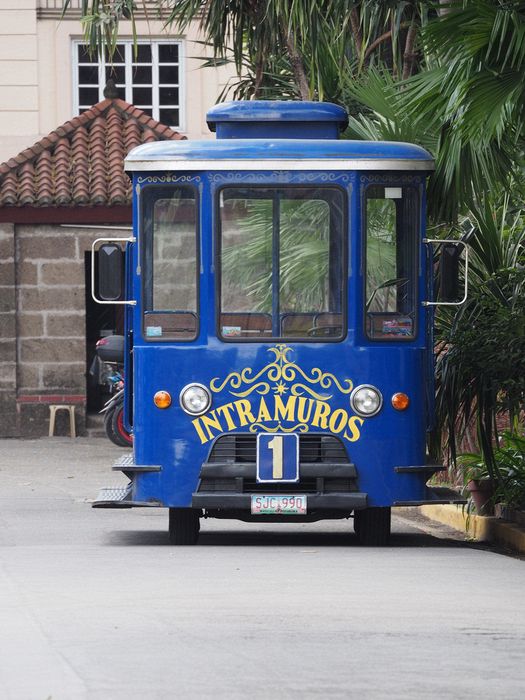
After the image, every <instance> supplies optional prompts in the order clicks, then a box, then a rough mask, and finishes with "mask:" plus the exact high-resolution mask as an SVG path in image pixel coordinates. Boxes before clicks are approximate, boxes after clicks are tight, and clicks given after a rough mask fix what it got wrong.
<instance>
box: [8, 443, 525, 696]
mask: <svg viewBox="0 0 525 700" xmlns="http://www.w3.org/2000/svg"><path fill="white" fill-rule="evenodd" d="M120 454H122V451H121V450H119V449H118V448H115V447H113V446H112V445H110V444H109V443H108V442H107V441H106V440H103V439H99V440H91V441H88V440H87V439H77V440H70V439H68V438H50V439H42V440H27V441H20V440H0V698H1V699H2V700H3V699H4V698H5V699H9V700H77V699H82V700H83V699H84V698H89V699H90V700H91V699H96V700H124V699H126V700H135V698H136V699H139V698H140V699H141V700H150V699H157V698H159V699H164V698H170V699H172V698H175V699H178V698H214V699H215V698H217V699H219V700H222V699H224V700H226V699H228V700H237V699H240V698H261V699H264V700H266V699H267V698H268V699H269V698H278V699H280V698H301V699H302V698H323V699H324V698H328V699H335V698H357V697H363V698H372V699H375V698H389V699H392V698H402V699H405V698H407V699H411V698H414V699H418V700H420V699H424V698H440V699H442V698H454V699H462V698H469V700H470V699H471V698H472V697H476V698H494V697H504V698H506V700H509V699H513V698H520V700H521V698H523V697H524V696H525V651H524V649H525V645H524V642H525V562H523V561H521V560H518V559H513V558H511V557H506V556H503V555H501V554H497V553H494V552H490V551H486V550H483V549H481V548H477V547H473V546H472V545H470V544H469V543H467V542H463V541H461V540H460V539H455V538H453V537H452V536H451V532H450V531H447V530H446V529H444V528H440V527H436V528H435V530H431V531H430V532H434V534H435V536H433V535H431V534H429V530H428V529H427V528H426V526H425V525H424V524H422V522H421V521H419V520H417V519H407V517H406V516H403V517H396V518H395V520H394V536H393V538H392V544H391V546H389V547H387V548H384V549H367V548H360V547H358V546H357V543H356V541H355V538H354V535H353V531H352V526H351V524H350V523H349V522H347V521H336V522H332V523H326V522H324V523H314V524H307V525H297V524H284V525H271V524H260V525H252V524H243V523H236V522H228V521H213V520H210V521H204V522H203V525H202V530H201V538H200V543H199V545H198V546H196V547H171V546H170V545H169V544H168V542H167V514H166V512H165V511H156V510H153V509H151V510H146V509H144V510H139V509H136V510H124V511H115V510H106V511H101V510H92V509H91V508H90V504H89V501H90V500H91V499H93V498H94V497H95V496H96V493H97V490H98V487H99V486H108V485H111V484H114V483H118V481H119V480H120V475H118V474H117V475H115V474H113V473H111V472H110V471H109V467H110V466H111V463H112V461H113V460H114V459H115V458H116V457H118V456H120ZM123 478H124V477H122V479H123Z"/></svg>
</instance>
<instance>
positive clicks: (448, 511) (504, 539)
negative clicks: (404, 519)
mask: <svg viewBox="0 0 525 700" xmlns="http://www.w3.org/2000/svg"><path fill="white" fill-rule="evenodd" d="M418 510H419V512H420V513H421V515H424V516H425V517H427V518H429V519H430V520H437V521H438V522H440V523H443V525H448V526H449V527H452V528H454V529H455V530H460V531H461V532H464V533H466V534H467V535H469V536H470V537H472V538H473V539H475V540H477V541H478V542H495V543H497V544H500V545H503V546H504V547H509V548H510V549H513V550H514V551H516V552H519V553H520V554H525V529H523V528H521V527H519V525H516V524H515V523H511V522H509V521H506V520H501V519H500V518H495V517H488V516H483V515H473V514H471V515H470V516H469V515H468V514H467V512H466V509H464V508H463V507H462V506H454V505H435V506H433V505H429V506H419V508H418Z"/></svg>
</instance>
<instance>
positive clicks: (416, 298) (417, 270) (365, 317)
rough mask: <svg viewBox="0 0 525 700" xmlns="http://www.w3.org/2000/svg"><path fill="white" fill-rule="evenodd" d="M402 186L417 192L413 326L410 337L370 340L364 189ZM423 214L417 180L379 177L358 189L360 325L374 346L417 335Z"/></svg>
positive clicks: (411, 341) (371, 338)
mask: <svg viewBox="0 0 525 700" xmlns="http://www.w3.org/2000/svg"><path fill="white" fill-rule="evenodd" d="M378 186H379V187H384V188H387V187H401V188H402V189H403V190H404V189H409V188H410V189H413V190H414V191H415V193H416V196H417V214H416V217H415V226H416V227H417V228H416V231H415V235H414V241H413V243H412V265H413V272H414V279H413V290H414V291H413V299H414V307H413V315H414V324H413V328H412V334H411V335H410V336H403V335H392V336H390V337H389V336H384V337H382V338H379V337H373V336H371V335H370V331H369V327H368V320H369V317H368V311H367V308H366V299H367V274H368V255H367V251H368V245H367V243H368V213H367V195H366V193H367V190H368V189H370V188H371V187H378ZM422 211H423V199H422V193H421V183H420V182H419V181H417V182H404V181H403V180H392V179H386V178H385V179H384V180H382V179H381V178H378V179H377V180H374V181H370V182H367V183H366V184H365V185H364V186H363V187H362V188H361V247H362V255H361V259H362V262H363V280H362V288H361V294H362V314H361V317H362V323H363V335H364V337H365V338H366V340H367V341H368V342H373V343H390V344H392V343H413V342H414V341H415V340H416V339H417V337H418V335H419V322H420V311H419V277H420V270H421V262H420V256H421V233H422V220H421V215H422ZM396 226H397V208H396ZM390 313H392V316H394V314H395V313H396V312H390Z"/></svg>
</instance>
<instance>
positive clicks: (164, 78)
mask: <svg viewBox="0 0 525 700" xmlns="http://www.w3.org/2000/svg"><path fill="white" fill-rule="evenodd" d="M63 4H64V3H63V0H0V162H3V161H6V160H8V159H9V158H11V157H13V156H15V155H16V154H17V153H19V152H20V151H22V150H23V149H24V148H26V147H27V146H29V145H31V144H33V143H35V142H36V141H38V140H39V139H40V138H41V137H42V136H44V135H45V134H47V133H49V132H51V131H52V130H53V129H54V128H55V127H56V126H57V124H62V123H64V122H66V121H67V120H69V119H71V117H73V116H76V115H77V114H80V113H81V112H82V111H84V110H85V109H87V108H89V107H91V106H92V105H93V104H95V103H97V102H100V101H101V100H102V99H103V96H102V92H103V89H104V86H105V84H106V80H107V79H108V78H112V79H113V80H114V81H115V83H116V85H117V89H118V91H119V97H121V98H122V99H123V100H125V101H126V102H128V103H130V104H134V105H136V106H137V107H140V109H141V110H143V111H144V112H146V113H147V114H149V115H150V116H152V117H153V118H154V119H155V120H157V121H160V122H161V123H163V124H167V125H169V126H171V127H173V128H174V129H175V130H176V131H178V132H180V133H181V134H184V135H185V136H187V137H188V138H191V139H198V138H209V137H210V133H209V130H208V128H207V126H206V121H205V115H206V111H207V110H208V109H209V108H210V107H211V106H212V105H213V104H215V102H216V101H217V98H218V96H219V94H220V92H221V90H222V88H223V87H224V85H225V83H226V82H227V80H228V78H229V77H230V76H231V75H232V70H231V69H228V68H225V67H223V68H203V67H202V60H200V59H202V58H203V57H204V56H205V51H206V49H205V48H204V47H203V46H202V44H200V43H198V42H199V41H201V40H202V36H201V35H200V33H199V29H198V26H197V24H195V26H193V27H191V28H190V30H189V31H188V32H187V33H186V34H184V35H180V34H177V33H176V32H174V31H170V30H167V29H165V28H164V27H163V21H162V18H161V17H159V16H158V11H157V10H156V8H155V3H153V2H151V1H149V2H146V3H145V7H146V11H144V10H141V11H140V14H139V15H138V21H137V33H138V46H137V50H136V51H135V50H134V48H133V37H132V27H131V23H130V22H123V23H122V24H121V30H120V40H119V44H118V47H117V52H116V54H115V56H114V57H113V60H112V61H111V62H109V61H107V62H106V61H105V59H104V57H102V59H101V60H99V58H98V57H95V58H93V57H90V56H89V55H88V54H87V52H86V51H85V49H84V46H83V42H82V37H83V34H82V25H81V23H80V6H81V0H72V2H71V9H70V10H68V13H67V14H66V16H65V17H64V18H61V14H62V9H63ZM138 5H139V8H140V7H141V6H142V3H138ZM148 8H149V9H148Z"/></svg>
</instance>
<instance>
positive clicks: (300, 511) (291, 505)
mask: <svg viewBox="0 0 525 700" xmlns="http://www.w3.org/2000/svg"><path fill="white" fill-rule="evenodd" d="M252 515H306V496H252Z"/></svg>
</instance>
